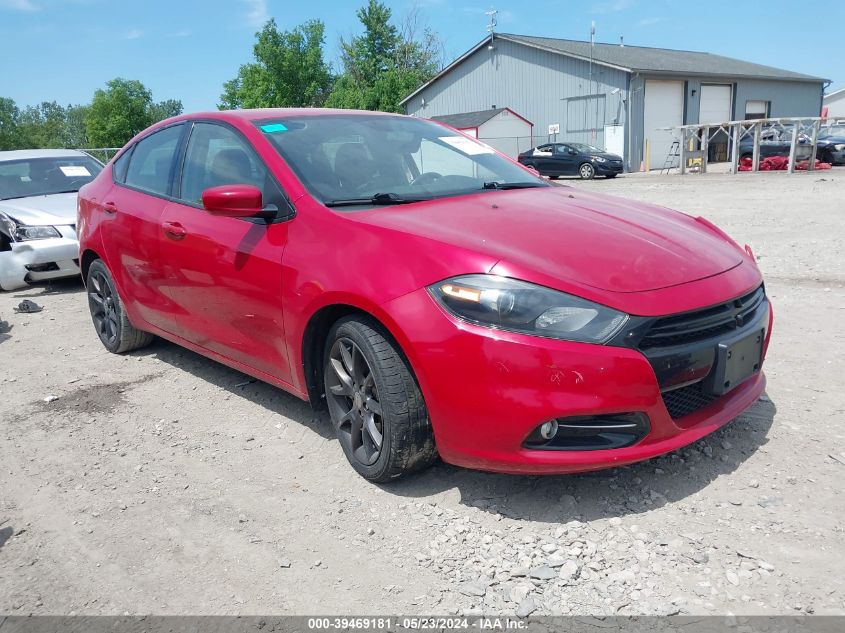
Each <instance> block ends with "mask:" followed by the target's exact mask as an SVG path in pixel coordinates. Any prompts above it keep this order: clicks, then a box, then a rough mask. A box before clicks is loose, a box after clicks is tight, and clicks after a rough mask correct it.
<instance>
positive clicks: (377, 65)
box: [326, 0, 442, 112]
mask: <svg viewBox="0 0 845 633" xmlns="http://www.w3.org/2000/svg"><path fill="white" fill-rule="evenodd" d="M357 15H358V19H359V20H360V22H361V25H362V26H363V27H364V32H363V34H361V35H358V36H355V37H353V38H352V39H350V40H349V41H346V40H343V39H341V42H340V49H341V61H342V63H343V74H342V75H341V76H340V77H338V78H337V80H336V82H335V86H334V89H333V91H332V93H331V95H330V96H329V99H328V100H327V102H326V105H327V106H329V107H335V108H356V109H364V110H382V111H385V112H402V107H401V106H400V105H399V102H400V101H401V100H402V99H403V98H404V97H405V96H406V95H407V94H409V93H410V92H413V91H414V90H415V89H417V88H418V87H419V86H421V85H422V84H423V83H425V82H426V81H428V80H429V79H431V78H432V77H433V76H434V75H435V73H436V72H437V70H438V68H439V65H440V61H441V59H440V58H441V57H442V47H441V45H440V40H439V38H438V37H437V35H436V34H435V33H434V32H433V31H431V29H428V28H422V29H421V28H420V26H419V14H418V13H417V12H415V11H412V12H411V13H410V14H409V15H408V17H407V18H406V20H405V22H404V23H403V24H402V27H401V28H399V27H397V26H395V25H393V24H392V23H391V21H390V20H391V11H390V9H389V8H388V7H387V6H385V5H384V4H382V3H381V2H379V1H378V0H369V2H368V4H367V5H366V6H364V7H361V8H360V9H358V12H357Z"/></svg>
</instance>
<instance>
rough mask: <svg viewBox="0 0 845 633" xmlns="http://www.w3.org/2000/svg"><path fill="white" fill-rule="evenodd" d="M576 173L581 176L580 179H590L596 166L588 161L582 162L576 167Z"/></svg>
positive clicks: (593, 175)
mask: <svg viewBox="0 0 845 633" xmlns="http://www.w3.org/2000/svg"><path fill="white" fill-rule="evenodd" d="M578 175H579V176H581V180H592V179H593V178H594V177H595V175H596V168H595V167H593V166H592V165H591V164H590V163H584V164H583V165H581V166H580V167H579V168H578Z"/></svg>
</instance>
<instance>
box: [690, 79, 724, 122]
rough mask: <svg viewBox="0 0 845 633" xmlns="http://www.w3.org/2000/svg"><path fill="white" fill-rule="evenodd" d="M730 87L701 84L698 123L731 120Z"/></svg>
mask: <svg viewBox="0 0 845 633" xmlns="http://www.w3.org/2000/svg"><path fill="white" fill-rule="evenodd" d="M731 110H732V108H731V87H730V86H725V85H715V84H710V85H703V86H701V102H700V104H699V108H698V122H699V123H724V122H725V121H730V120H731Z"/></svg>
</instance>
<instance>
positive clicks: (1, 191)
mask: <svg viewBox="0 0 845 633" xmlns="http://www.w3.org/2000/svg"><path fill="white" fill-rule="evenodd" d="M102 169H103V165H102V164H101V163H100V162H99V161H97V160H95V159H94V158H92V157H91V156H89V155H88V154H86V153H85V152H80V151H77V150H67V149H62V150H60V149H33V150H16V151H10V152H0V289H2V290H14V289H16V288H22V287H25V286H26V285H27V284H29V283H33V282H39V281H46V280H48V279H56V278H58V277H72V276H74V275H78V274H79V259H78V258H79V242H78V241H77V237H76V197H77V192H78V191H79V188H80V187H82V185H85V184H87V183H88V182H90V181H91V180H93V179H94V176H96V175H97V174H98V173H100V171H101V170H102Z"/></svg>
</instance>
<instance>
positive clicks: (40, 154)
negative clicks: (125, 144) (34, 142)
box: [0, 149, 88, 162]
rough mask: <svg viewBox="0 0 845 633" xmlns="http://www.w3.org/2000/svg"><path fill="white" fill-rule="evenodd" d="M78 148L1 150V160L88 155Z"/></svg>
mask: <svg viewBox="0 0 845 633" xmlns="http://www.w3.org/2000/svg"><path fill="white" fill-rule="evenodd" d="M87 155H88V154H86V153H85V152H80V151H79V150H76V149H15V150H10V151H6V152H0V162H3V161H7V160H28V159H31V158H76V157H77V156H87Z"/></svg>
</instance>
